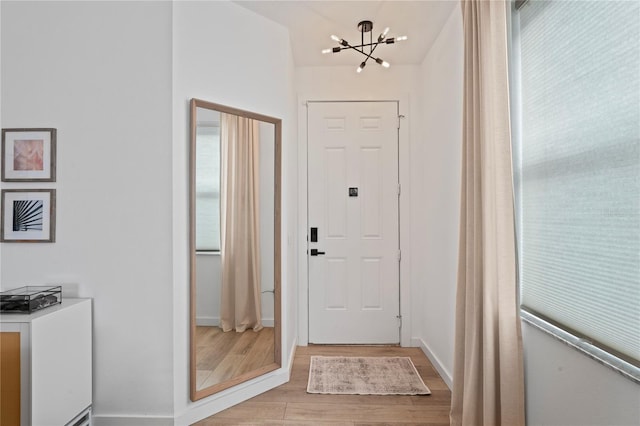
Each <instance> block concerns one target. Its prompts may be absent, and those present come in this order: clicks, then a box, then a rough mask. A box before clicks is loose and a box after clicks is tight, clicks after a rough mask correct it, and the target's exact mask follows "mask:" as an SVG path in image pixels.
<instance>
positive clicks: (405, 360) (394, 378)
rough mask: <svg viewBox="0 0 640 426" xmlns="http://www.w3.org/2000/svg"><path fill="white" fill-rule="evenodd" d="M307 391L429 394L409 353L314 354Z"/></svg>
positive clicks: (340, 393)
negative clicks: (365, 354) (386, 354)
mask: <svg viewBox="0 0 640 426" xmlns="http://www.w3.org/2000/svg"><path fill="white" fill-rule="evenodd" d="M307 392H308V393H321V394H335V395H429V394H431V391H430V390H429V388H428V387H427V386H426V385H425V384H424V382H423V381H422V378H421V377H420V375H419V374H418V370H416V367H415V366H414V365H413V362H411V358H409V357H343V356H312V357H311V366H310V367H309V383H308V384H307Z"/></svg>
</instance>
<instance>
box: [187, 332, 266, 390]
mask: <svg viewBox="0 0 640 426" xmlns="http://www.w3.org/2000/svg"><path fill="white" fill-rule="evenodd" d="M196 342H197V343H196V386H197V388H198V389H202V388H206V387H209V386H212V385H215V384H218V383H220V382H222V381H224V380H227V379H230V378H234V377H237V376H239V375H241V374H244V373H247V372H249V371H253V370H255V369H258V368H260V367H263V366H265V365H269V364H272V363H273V362H274V357H275V347H274V333H273V327H264V328H263V329H262V330H260V331H253V330H247V331H245V332H244V333H236V332H235V331H229V332H227V333H225V332H223V331H222V329H221V328H219V327H206V326H198V327H196Z"/></svg>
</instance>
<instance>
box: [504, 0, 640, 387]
mask: <svg viewBox="0 0 640 426" xmlns="http://www.w3.org/2000/svg"><path fill="white" fill-rule="evenodd" d="M639 17H640V2H637V1H534V0H530V1H528V2H524V3H523V4H520V2H518V5H517V10H516V11H515V12H514V15H513V29H514V39H513V46H512V47H513V49H512V53H513V61H512V64H513V65H514V67H513V75H512V76H513V81H514V82H515V83H516V84H515V85H514V90H513V91H512V92H513V93H514V94H515V97H514V101H515V102H514V105H515V108H517V109H518V114H515V115H514V117H515V120H514V138H513V142H514V178H515V190H516V213H517V227H518V251H519V276H520V290H521V305H522V311H523V317H524V318H525V319H527V318H528V319H529V320H530V321H532V322H535V323H536V324H537V325H538V326H541V327H546V328H547V329H548V330H551V329H553V330H556V328H555V327H557V328H558V330H562V331H560V332H559V334H564V335H565V336H568V337H567V339H568V340H569V341H572V342H573V344H574V346H577V347H579V348H580V349H581V350H583V351H585V352H588V353H590V354H591V356H594V357H597V358H598V359H601V360H602V361H603V362H605V363H609V364H613V365H614V366H616V367H618V368H620V369H621V370H622V371H623V372H626V374H628V375H629V376H630V377H632V378H633V379H634V380H640V375H639V374H638V372H639V371H640V370H639V369H638V368H637V367H638V366H640V363H639V360H640V19H639ZM540 320H542V321H540ZM566 333H568V334H566ZM572 339H573V340H572ZM603 351H604V352H603ZM603 354H604V355H603Z"/></svg>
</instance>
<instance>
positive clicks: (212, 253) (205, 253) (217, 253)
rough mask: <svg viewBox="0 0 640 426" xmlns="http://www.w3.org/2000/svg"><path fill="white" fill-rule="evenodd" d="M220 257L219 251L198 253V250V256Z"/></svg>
mask: <svg viewBox="0 0 640 426" xmlns="http://www.w3.org/2000/svg"><path fill="white" fill-rule="evenodd" d="M200 255H202V256H220V252H219V251H198V250H196V256H200Z"/></svg>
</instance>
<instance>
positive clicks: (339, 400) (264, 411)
mask: <svg viewBox="0 0 640 426" xmlns="http://www.w3.org/2000/svg"><path fill="white" fill-rule="evenodd" d="M312 355H325V356H409V357H411V360H412V361H413V363H414V364H415V366H416V368H417V370H418V372H419V373H420V376H421V377H422V380H424V382H425V384H426V385H427V386H428V387H429V389H430V390H431V395H424V396H403V395H397V396H396V395H320V394H308V393H307V381H308V377H309V363H310V362H311V356H312ZM450 405H451V392H450V391H449V388H448V387H447V385H446V384H445V382H444V381H443V380H442V379H441V378H440V376H439V375H438V373H437V372H436V370H435V369H434V368H433V366H432V365H431V363H430V362H429V360H428V359H427V357H426V356H425V355H424V353H423V352H422V351H421V350H420V349H419V348H400V347H396V346H307V347H298V348H297V350H296V355H295V358H294V361H293V370H292V372H291V380H290V381H289V383H286V384H284V385H282V386H279V387H277V388H275V389H272V390H270V391H268V392H265V393H263V394H261V395H258V396H256V397H255V398H252V399H250V400H248V401H245V402H243V403H241V404H238V405H236V406H234V407H231V408H229V409H227V410H224V411H221V412H220V413H218V414H216V415H214V416H211V417H209V418H206V419H204V420H201V421H200V422H198V423H195V425H197V426H213V425H309V426H310V425H332V426H338V425H345V426H346V425H349V426H365V425H377V426H380V425H405V426H406V425H414V426H417V425H425V426H448V425H449V407H450Z"/></svg>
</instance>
